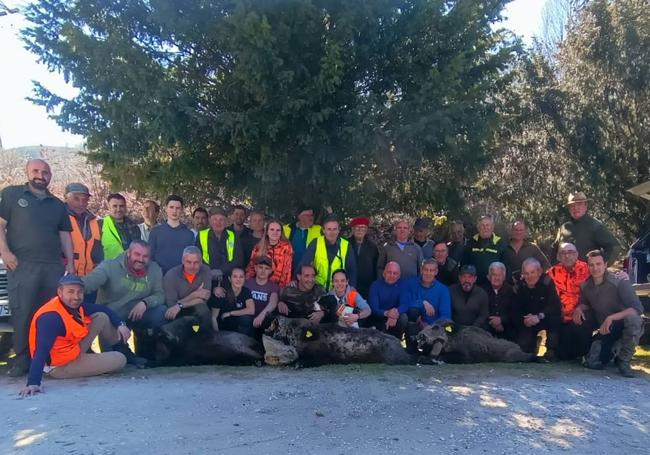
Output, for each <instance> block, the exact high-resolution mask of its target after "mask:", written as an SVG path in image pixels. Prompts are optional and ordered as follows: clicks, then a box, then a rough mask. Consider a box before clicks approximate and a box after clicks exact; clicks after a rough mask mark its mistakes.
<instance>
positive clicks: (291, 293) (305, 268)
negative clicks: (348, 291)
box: [278, 264, 329, 323]
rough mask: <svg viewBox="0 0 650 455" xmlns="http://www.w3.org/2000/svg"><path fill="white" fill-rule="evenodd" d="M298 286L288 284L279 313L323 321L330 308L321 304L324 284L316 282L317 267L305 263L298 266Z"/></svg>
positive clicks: (281, 300) (280, 303) (280, 302)
mask: <svg viewBox="0 0 650 455" xmlns="http://www.w3.org/2000/svg"><path fill="white" fill-rule="evenodd" d="M297 277H298V282H297V284H296V287H292V286H287V287H286V288H284V289H283V290H282V292H281V293H280V301H279V302H278V313H280V314H282V315H284V316H288V317H290V318H307V319H310V320H311V321H313V322H315V323H319V322H321V320H322V319H323V317H324V316H325V315H326V312H327V311H328V310H329V308H325V307H323V306H321V305H320V304H319V300H320V299H321V297H323V296H324V295H325V289H324V288H323V286H321V285H319V284H316V281H315V278H316V269H314V266H313V265H310V264H304V265H301V266H300V267H299V268H298V275H297Z"/></svg>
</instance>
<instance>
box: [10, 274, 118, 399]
mask: <svg viewBox="0 0 650 455" xmlns="http://www.w3.org/2000/svg"><path fill="white" fill-rule="evenodd" d="M83 286H84V284H83V281H82V280H81V279H80V278H79V277H76V276H74V275H66V276H64V277H63V278H61V281H60V282H59V288H58V289H57V296H56V297H54V298H52V299H51V300H49V301H48V302H47V303H45V304H44V305H43V306H42V307H41V308H40V309H39V310H38V311H37V312H36V313H35V314H34V319H33V320H32V322H31V325H30V332H29V349H30V354H31V355H32V357H33V360H32V365H31V367H30V369H29V376H28V377H27V385H26V386H25V388H24V389H22V390H21V391H20V396H22V397H26V396H30V395H35V394H37V393H39V392H42V391H43V389H42V388H41V379H42V378H43V373H45V374H47V375H48V376H49V377H51V378H55V379H68V378H80V377H86V376H96V375H100V374H103V373H110V372H113V371H117V370H120V369H122V368H123V367H124V364H125V363H126V358H125V357H124V355H122V354H120V353H119V352H103V353H101V354H95V353H94V352H88V350H89V349H90V345H91V344H92V342H93V340H94V339H95V338H96V337H97V336H99V338H100V339H101V340H102V341H103V342H104V343H105V344H106V345H108V346H111V345H113V344H115V343H117V342H118V341H120V340H121V341H124V342H126V341H127V340H128V339H129V337H130V336H131V331H130V330H129V329H128V328H127V327H126V325H124V323H123V322H122V321H121V320H120V319H119V318H118V317H117V315H116V314H115V313H113V312H112V311H111V310H110V309H108V308H107V307H105V306H101V305H95V304H94V303H90V302H84V301H83V297H84V289H83Z"/></svg>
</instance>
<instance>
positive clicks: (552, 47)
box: [536, 0, 591, 61]
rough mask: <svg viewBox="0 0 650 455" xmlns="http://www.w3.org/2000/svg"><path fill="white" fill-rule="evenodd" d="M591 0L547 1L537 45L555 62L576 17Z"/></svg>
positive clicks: (543, 10)
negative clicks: (558, 50) (559, 48)
mask: <svg viewBox="0 0 650 455" xmlns="http://www.w3.org/2000/svg"><path fill="white" fill-rule="evenodd" d="M590 1H591V0H546V3H545V4H544V8H543V9H542V27H541V30H540V33H539V36H538V37H537V40H536V42H537V45H538V46H539V47H540V50H541V51H542V53H543V54H544V56H545V57H546V58H548V59H549V60H551V61H553V60H554V59H555V54H556V52H557V49H558V47H559V46H560V45H561V44H562V42H564V39H565V38H566V36H567V32H568V31H569V30H570V29H571V27H572V25H573V24H574V23H575V19H576V16H577V15H578V14H579V13H580V10H581V9H582V8H584V7H585V6H586V5H587V4H588V3H589V2H590Z"/></svg>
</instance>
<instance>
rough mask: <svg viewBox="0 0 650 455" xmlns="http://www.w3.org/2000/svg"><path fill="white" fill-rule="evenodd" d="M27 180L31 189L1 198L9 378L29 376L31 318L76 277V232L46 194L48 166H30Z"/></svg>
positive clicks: (0, 239) (63, 208)
mask: <svg viewBox="0 0 650 455" xmlns="http://www.w3.org/2000/svg"><path fill="white" fill-rule="evenodd" d="M27 178H28V180H29V181H28V183H27V184H25V185H15V186H8V187H6V188H4V189H3V190H2V192H1V193H0V256H1V257H2V259H3V261H4V263H5V264H6V266H7V268H8V269H9V272H8V274H7V278H8V281H9V289H8V290H9V305H10V306H11V324H12V326H13V328H14V334H13V345H14V352H15V353H16V357H15V359H14V361H13V363H12V366H11V369H10V370H9V375H10V376H22V375H24V374H26V373H27V371H28V370H29V352H28V349H27V336H28V333H29V322H30V320H31V318H32V315H33V314H34V312H35V311H36V310H37V309H38V308H39V307H40V306H41V305H42V304H44V303H45V302H47V301H48V300H49V299H51V298H52V297H54V295H56V289H57V284H58V282H59V279H60V278H61V276H62V275H63V273H64V272H65V271H66V269H67V271H68V272H69V273H74V259H73V254H72V238H71V237H70V231H72V226H71V225H70V218H69V217H68V212H67V209H66V206H65V204H64V203H63V202H62V201H60V200H59V199H57V198H56V197H54V196H53V195H52V194H51V193H50V192H49V191H48V190H47V186H48V185H49V184H50V180H51V179H52V171H51V170H50V166H49V165H48V164H47V163H46V162H45V161H43V160H31V161H29V162H28V163H27ZM5 231H6V232H5ZM62 254H63V256H64V257H65V260H66V264H67V265H65V266H64V265H63V264H64V263H63V260H62Z"/></svg>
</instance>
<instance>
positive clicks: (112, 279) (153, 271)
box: [83, 240, 167, 368]
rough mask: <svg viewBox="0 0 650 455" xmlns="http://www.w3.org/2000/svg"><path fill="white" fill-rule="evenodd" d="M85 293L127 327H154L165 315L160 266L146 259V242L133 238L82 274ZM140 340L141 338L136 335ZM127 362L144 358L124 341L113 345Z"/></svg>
mask: <svg viewBox="0 0 650 455" xmlns="http://www.w3.org/2000/svg"><path fill="white" fill-rule="evenodd" d="M83 280H84V283H85V285H86V294H90V293H92V292H95V291H98V292H97V303H98V304H101V305H106V306H107V307H108V308H110V309H111V310H113V312H115V313H116V314H117V315H118V316H119V317H120V318H121V319H122V320H123V321H125V322H126V323H127V324H128V326H129V327H131V328H133V329H136V330H143V331H145V330H147V329H152V330H157V329H159V328H160V327H162V326H163V325H164V324H166V323H167V319H165V311H166V308H167V307H166V306H165V305H164V303H165V291H164V290H163V276H162V270H161V269H160V267H159V266H158V264H156V263H155V262H153V261H151V260H150V248H149V244H148V243H147V242H145V241H143V240H134V241H132V242H131V245H130V246H129V249H128V250H127V251H126V252H124V253H122V254H121V255H119V256H118V257H116V258H115V259H111V260H109V261H104V262H102V263H101V264H99V266H98V267H97V268H96V269H94V270H93V271H92V272H90V273H89V274H88V275H86V276H85V277H83ZM140 341H142V339H140ZM115 349H117V350H118V351H119V352H121V353H122V354H124V355H125V356H126V359H127V361H128V363H130V364H132V365H135V366H137V367H138V368H144V367H145V366H146V365H147V360H146V359H144V358H142V357H138V356H136V355H135V354H134V353H133V352H131V350H130V349H129V347H128V345H127V344H126V343H121V344H118V345H116V346H115Z"/></svg>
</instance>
